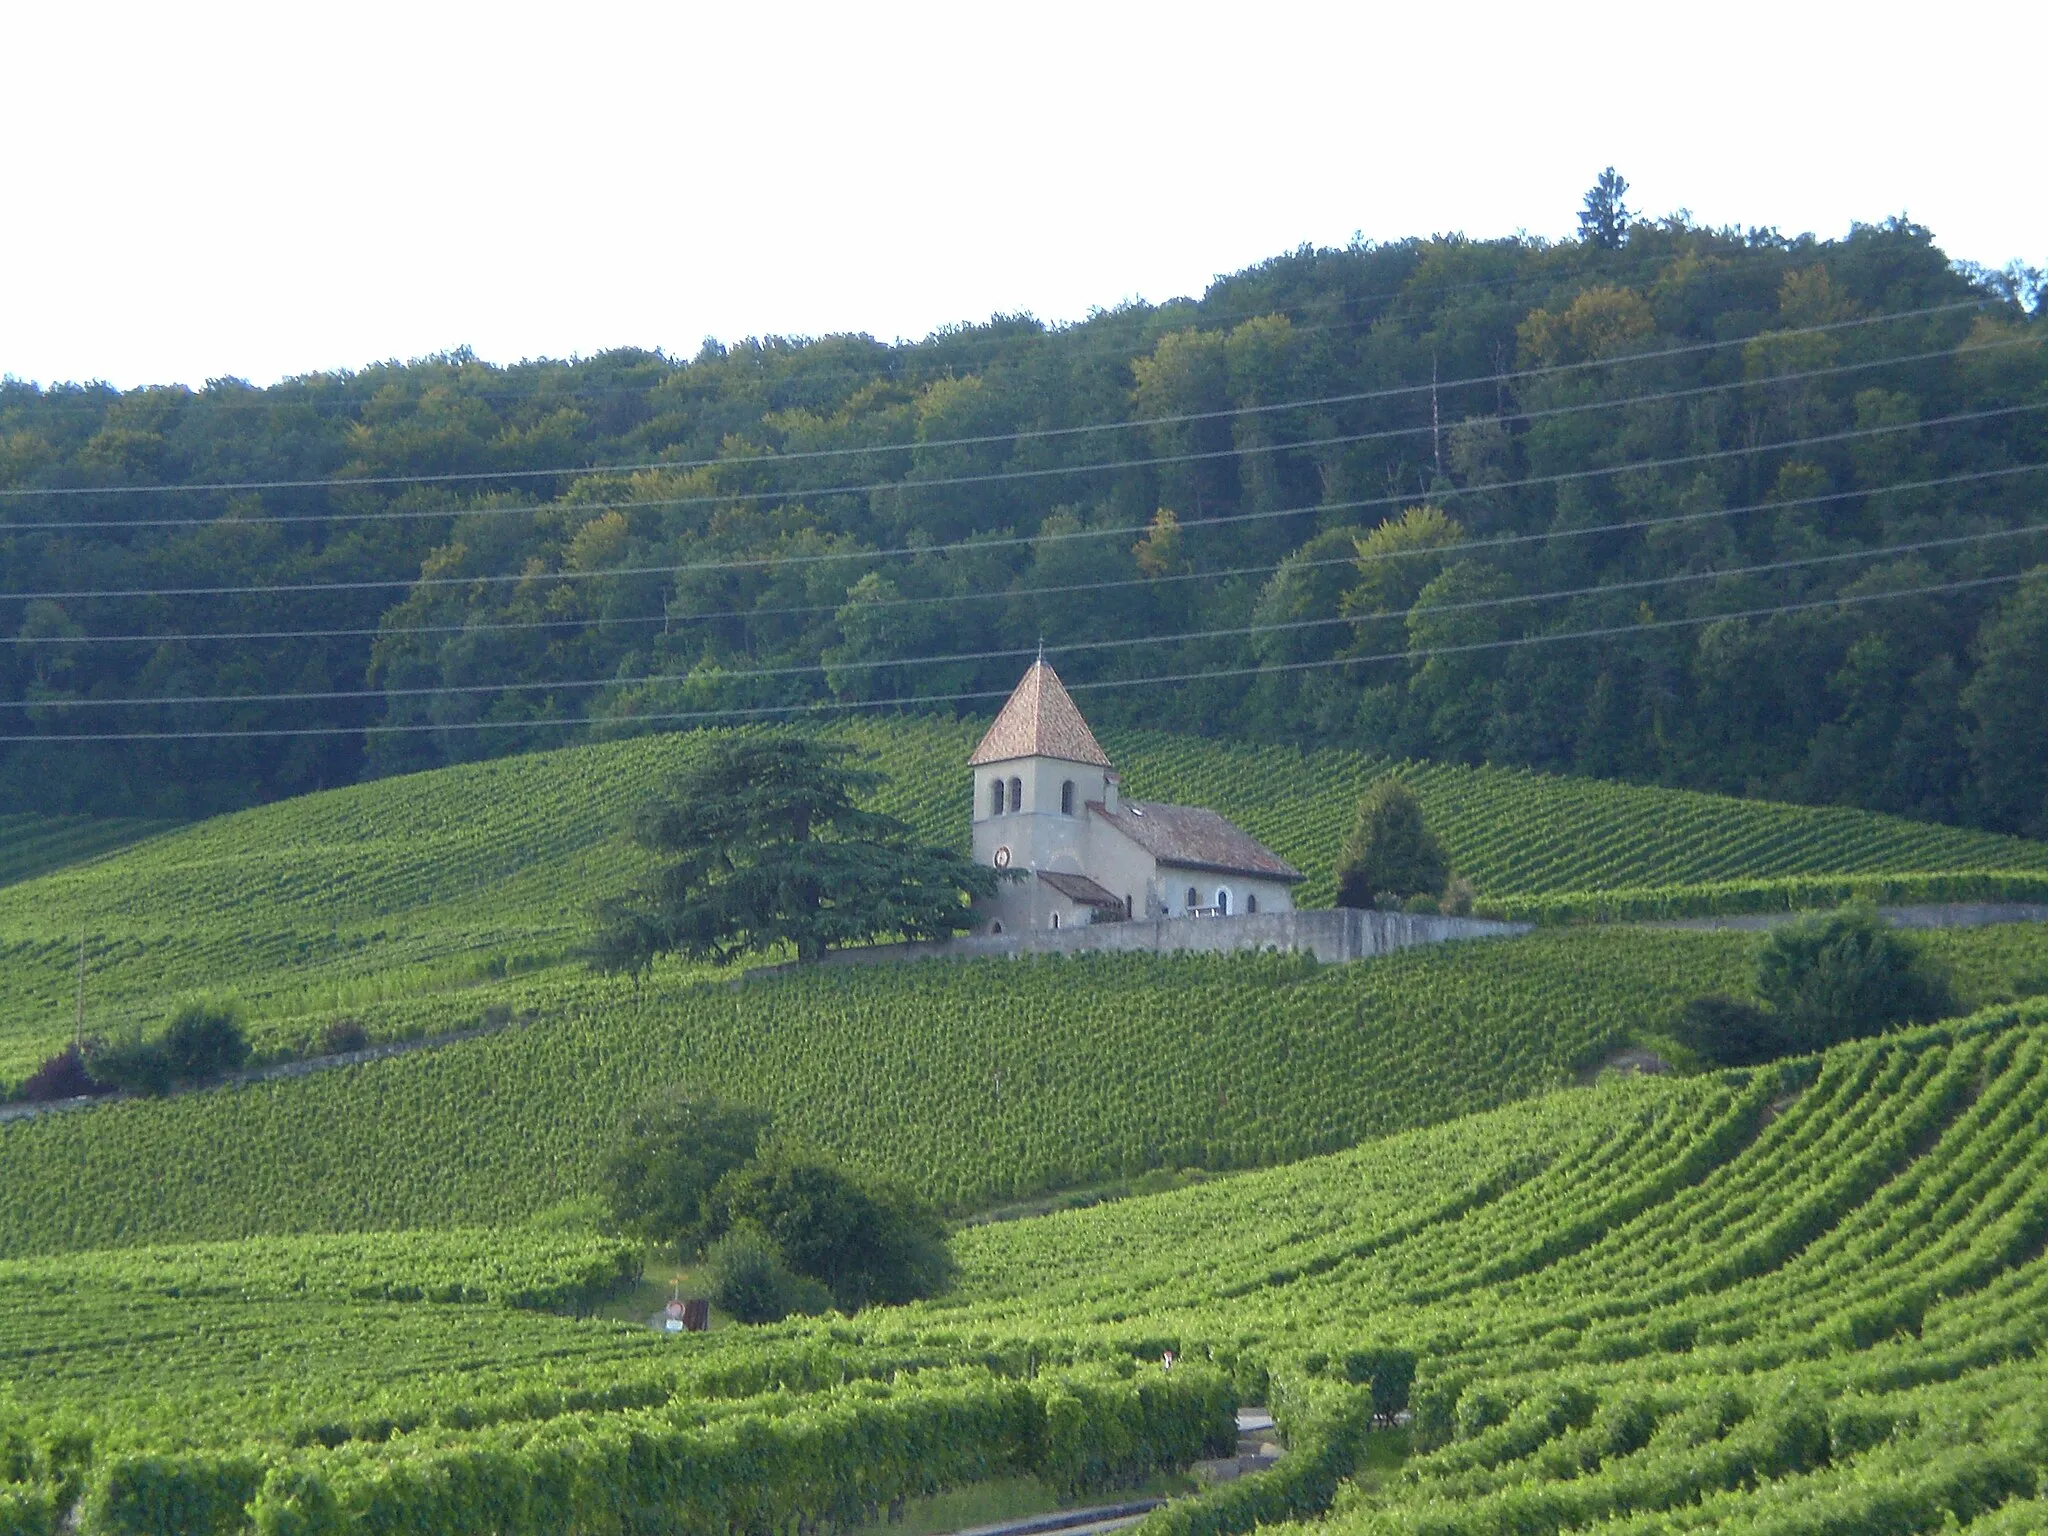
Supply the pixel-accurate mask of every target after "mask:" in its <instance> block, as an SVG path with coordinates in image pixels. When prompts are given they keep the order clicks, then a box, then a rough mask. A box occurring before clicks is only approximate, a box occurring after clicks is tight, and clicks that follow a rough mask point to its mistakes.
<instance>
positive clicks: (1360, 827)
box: [1337, 778, 1451, 907]
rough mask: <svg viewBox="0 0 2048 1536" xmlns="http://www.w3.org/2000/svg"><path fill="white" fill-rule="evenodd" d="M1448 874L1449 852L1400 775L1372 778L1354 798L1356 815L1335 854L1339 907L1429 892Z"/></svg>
mask: <svg viewBox="0 0 2048 1536" xmlns="http://www.w3.org/2000/svg"><path fill="white" fill-rule="evenodd" d="M1450 878H1451V860H1450V855H1448V854H1446V853H1445V852H1444V845H1443V844H1442V843H1440V842H1438V841H1437V838H1436V834H1435V833H1434V832H1432V831H1430V830H1429V828H1428V827H1427V826H1426V825H1425V824H1424V822H1423V819H1422V802H1421V801H1420V800H1418V799H1416V798H1415V791H1414V790H1412V789H1410V788H1409V787H1408V786H1407V785H1406V784H1404V783H1402V782H1401V781H1400V780H1399V779H1391V778H1389V779H1380V780H1378V781H1376V782H1375V783H1374V784H1373V786H1372V787H1371V788H1370V789H1368V790H1367V791H1366V792H1365V798H1364V799H1363V800H1361V801H1359V802H1358V818H1357V820H1356V821H1355V822H1354V823H1353V824H1352V827H1351V835H1350V836H1349V837H1347V838H1345V840H1344V847H1343V849H1342V850H1341V851H1340V852H1339V853H1338V855H1337V905H1338V906H1340V907H1370V906H1373V905H1374V904H1375V903H1379V904H1392V903H1398V902H1400V901H1403V900H1406V899H1407V898H1408V897H1410V896H1428V895H1432V894H1434V893H1435V892H1437V891H1440V890H1442V889H1443V888H1444V886H1445V884H1446V882H1448V881H1449V880H1450Z"/></svg>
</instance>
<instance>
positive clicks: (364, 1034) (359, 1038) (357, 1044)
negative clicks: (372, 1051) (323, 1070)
mask: <svg viewBox="0 0 2048 1536" xmlns="http://www.w3.org/2000/svg"><path fill="white" fill-rule="evenodd" d="M369 1043H370V1032H369V1031H368V1030H367V1029H365V1028H363V1026H362V1025H361V1024H359V1023H357V1022H356V1021H355V1020H354V1019H336V1020H334V1022H332V1023H331V1024H329V1025H328V1026H327V1027H326V1028H325V1029H323V1030H321V1031H320V1054H321V1055H322V1056H346V1055H347V1054H348V1053H349V1052H350V1051H360V1050H364V1049H366V1048H367V1047H368V1046H369Z"/></svg>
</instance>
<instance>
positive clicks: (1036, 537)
mask: <svg viewBox="0 0 2048 1536" xmlns="http://www.w3.org/2000/svg"><path fill="white" fill-rule="evenodd" d="M2039 410H2048V400H2034V401H2027V402H2025V403H2022V404H2019V405H2005V406H1995V407H1991V408H1988V409H1985V410H1980V411H1959V412H1955V413H1953V414H1951V415H1947V416H1934V417H1928V418H1925V419H1922V420H1917V421H1909V422H1891V423H1886V424H1883V425H1880V426H1874V427H1854V428H1849V429H1846V430H1844V431H1840V432H1825V433H1817V434H1813V435H1811V436H1807V437H1798V438H1788V439H1783V440H1779V441H1775V442H1765V443H1754V444H1743V445H1741V446H1739V447H1733V448H1716V449H1711V450H1707V451H1705V452H1701V453H1694V454H1680V455H1676V456H1673V457H1669V458H1663V459H1638V460H1631V461H1629V462H1626V463H1621V464H1612V465H1604V466H1601V467H1598V468H1594V469H1581V470H1569V471H1565V472H1562V473H1559V474H1554V475H1531V476H1526V477H1524V478H1523V479H1520V480H1503V481H1498V482H1495V483H1494V484H1491V485H1483V486H1466V487H1446V488H1444V489H1443V490H1442V491H1441V492H1440V493H1439V492H1431V493H1429V495H1423V496H1416V495H1411V494H1409V493H1406V492H1403V493H1401V494H1398V495H1393V496H1375V497H1365V498H1361V499H1357V500H1353V501H1345V502H1322V503H1317V504H1313V505H1303V506H1298V507H1286V508H1269V509H1264V510H1260V511H1255V512H1233V513H1225V514H1221V515H1219V516H1216V517H1204V518H1190V519H1188V520H1186V521H1185V522H1182V523H1180V524H1179V527H1180V528H1182V529H1183V530H1186V529H1192V528H1204V527H1218V526H1223V525H1226V524H1233V523H1243V522H1253V521H1267V520H1270V519H1273V518H1278V517H1294V516H1301V515H1303V514H1308V513H1327V512H1337V511H1356V510H1361V509H1364V508H1367V507H1387V506H1398V505H1401V504H1403V503H1410V504H1412V503H1414V502H1416V501H1417V500H1428V499H1430V496H1431V495H1439V494H1440V495H1441V496H1442V498H1443V499H1445V500H1451V499H1454V498H1456V497H1459V496H1469V495H1484V494H1492V493H1496V492H1500V491H1509V490H1523V489H1527V488H1529V487H1531V486H1539V485H1560V484H1564V483H1566V482H1568V481H1572V480H1590V479H1598V478H1604V477H1608V476H1613V475H1623V474H1632V473H1638V472H1641V471H1644V470H1656V469H1672V468H1677V467H1679V466H1682V465H1687V464H1704V463H1712V462H1715V461H1718V460H1722V459H1729V458H1741V457H1746V456H1750V455H1755V454H1760V453H1779V452H1784V451H1787V450H1789V449H1793V448H1808V447H1815V446H1818V445H1820V444H1823V443H1841V442H1852V441H1856V440H1859V439H1865V438H1872V437H1883V436H1888V435H1891V434H1893V433H1898V432H1912V431H1920V430H1922V429H1924V428H1928V427H1943V426H1955V425H1958V424H1961V423H1963V422H1971V421H1988V420H1994V419H1998V418H2002V417H2008V416H2015V415H2019V414H2023V413H2025V412H2029V411H2039ZM931 483H936V482H927V484H931ZM1147 526H1148V525H1146V524H1129V525H1124V526H1121V527H1108V528H1080V529H1075V530H1073V531H1071V532H1064V533H1055V534H1046V533H1036V534H1010V535H1002V536H998V537H993V538H978V539H960V540H955V541H952V542H950V543H945V544H932V545H925V546H916V545H907V546H903V547H900V548H896V549H888V550H837V551H830V552H824V553H818V554H803V555H750V556H746V557H744V558H740V559H732V560H705V561H691V562H685V563H682V564H677V565H643V566H615V567H610V568H606V569H601V570H588V571H585V570H573V571H533V572H524V571H522V572H513V573H504V574H494V575H489V574H487V575H469V576H418V577H385V578H378V579H374V580H367V581H330V582H284V583H249V584H242V585H233V586H206V587H111V588H84V589H77V590H45V591H25V592H19V591H18V592H0V601H14V602H27V601H34V600H37V599H46V600H52V601H87V600H90V601H107V600H113V599H119V598H132V597H229V596H250V595H258V594H263V595H283V594H287V593H290V594H299V593H311V592H366V591H389V590H394V589H400V588H403V589H408V590H419V589H422V588H431V587H464V586H467V587H474V586H502V585H508V584H509V585H517V584H522V583H526V582H535V583H538V582H550V581H594V580H603V579H617V578H620V577H628V576H675V575H685V574H697V573H703V572H711V571H741V570H762V569H773V568H781V567H786V566H804V565H816V564H823V563H843V562H846V561H860V560H876V559H883V558H889V557H896V556H912V557H928V556H932V555H937V554H945V553H950V552H952V551H955V550H984V551H985V550H993V549H1001V548H1006V547H1012V546H1016V545H1027V544H1029V545H1036V544H1049V543H1059V542H1067V541H1072V540H1077V539H1099V538H1109V537H1116V536H1120V535H1125V534H1131V533H1143V532H1144V531H1145V529H1146V527H1147Z"/></svg>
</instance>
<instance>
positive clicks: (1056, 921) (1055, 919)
mask: <svg viewBox="0 0 2048 1536" xmlns="http://www.w3.org/2000/svg"><path fill="white" fill-rule="evenodd" d="M1052 925H1053V927H1054V928H1055V929H1057V928H1058V927H1059V925H1060V915H1059V913H1057V912H1055V913H1053V915H1052Z"/></svg>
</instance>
